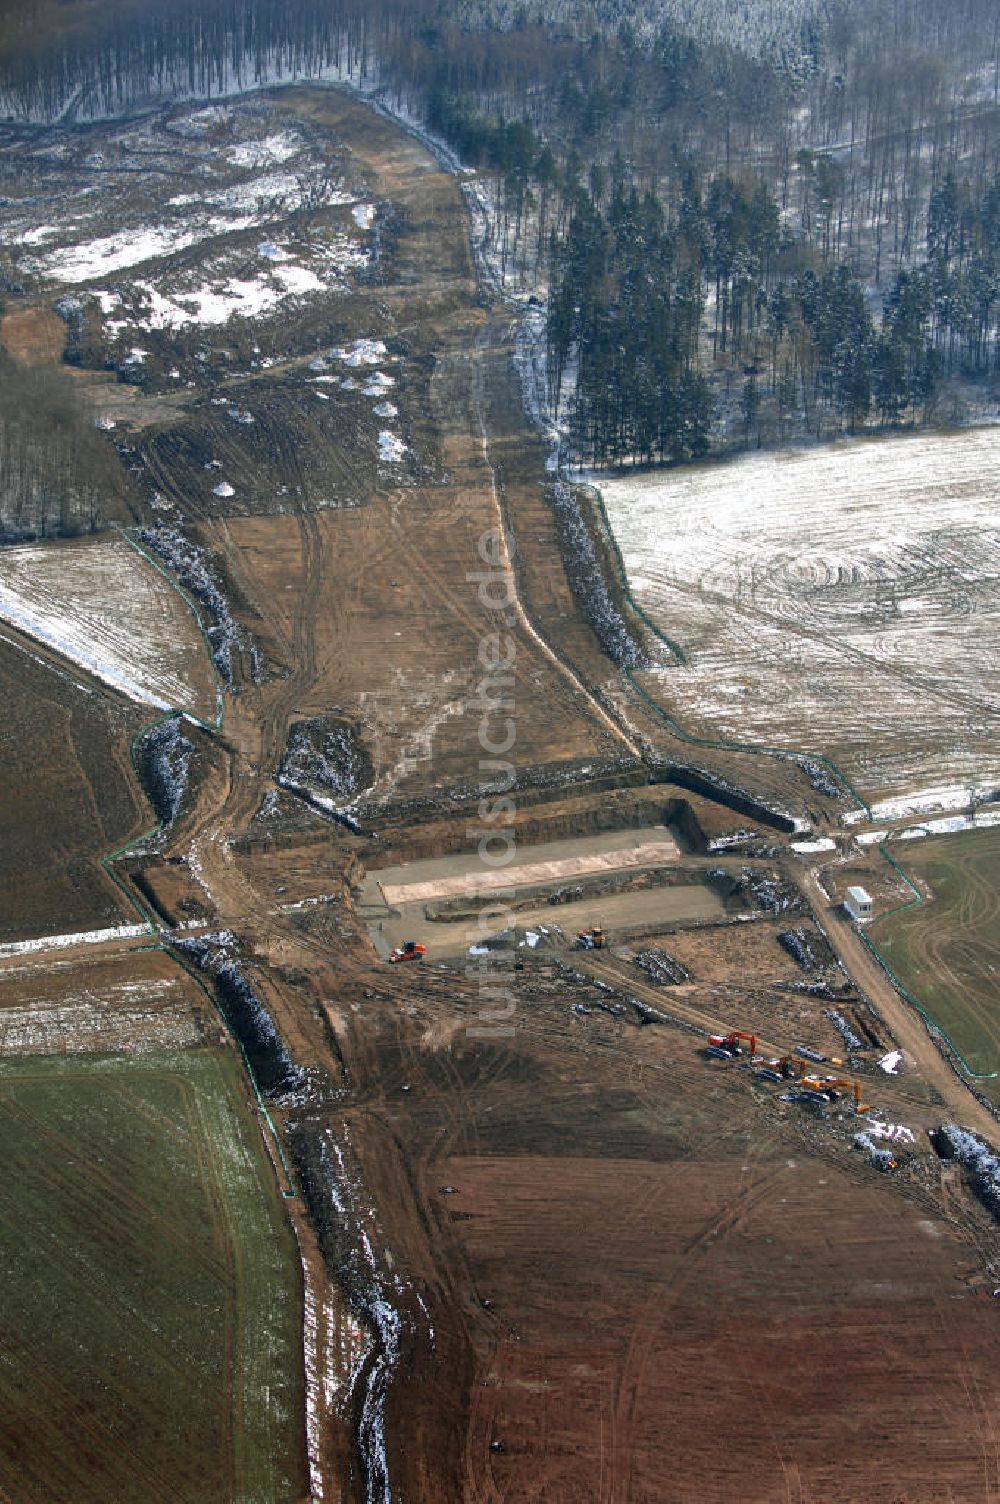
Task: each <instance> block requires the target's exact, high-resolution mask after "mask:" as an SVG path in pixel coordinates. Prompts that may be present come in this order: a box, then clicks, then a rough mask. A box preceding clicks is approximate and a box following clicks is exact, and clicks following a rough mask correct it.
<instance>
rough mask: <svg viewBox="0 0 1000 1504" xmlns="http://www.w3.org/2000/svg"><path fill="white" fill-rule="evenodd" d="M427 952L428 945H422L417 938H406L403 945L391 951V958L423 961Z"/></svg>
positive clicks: (393, 959) (394, 960) (391, 959)
mask: <svg viewBox="0 0 1000 1504" xmlns="http://www.w3.org/2000/svg"><path fill="white" fill-rule="evenodd" d="M426 954H427V947H426V945H420V944H418V942H417V941H416V940H404V941H403V944H402V945H399V946H397V947H396V949H395V950H394V951H390V953H389V960H390V961H391V962H393V963H395V962H396V961H422V960H423V959H424V957H425V956H426Z"/></svg>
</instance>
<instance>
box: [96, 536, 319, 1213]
mask: <svg viewBox="0 0 1000 1504" xmlns="http://www.w3.org/2000/svg"><path fill="white" fill-rule="evenodd" d="M118 532H119V534H120V536H121V537H122V538H124V540H125V542H126V543H128V544H129V546H130V547H131V548H134V549H135V551H136V553H138V554H140V555H141V556H142V558H143V559H145V561H146V563H147V564H150V565H152V567H153V568H154V569H155V570H156V572H157V574H159V575H162V577H163V578H164V579H165V580H166V581H167V584H168V585H170V587H171V589H173V590H175V591H176V592H177V594H178V595H179V596H180V598H181V600H182V601H183V602H184V604H185V606H187V608H188V610H189V611H190V612H191V614H192V615H193V617H194V619H195V621H196V622H197V624H198V631H199V632H200V633H201V639H202V642H203V643H204V644H205V652H206V653H207V655H208V661H209V663H210V664H211V665H212V673H213V676H214V678H215V697H216V701H215V702H216V713H215V720H214V721H205V720H203V719H202V717H201V716H198V715H195V714H194V713H193V712H192V711H185V710H172V711H169V712H168V713H167V714H166V715H162V716H160V717H159V718H158V719H157V720H155V721H149V722H148V723H147V724H146V725H145V726H142V727H140V729H139V730H138V731H137V732H136V734H135V735H134V736H133V738H132V740H131V742H130V744H129V756H130V758H131V760H132V766H133V767H134V768H135V770H136V773H137V775H138V772H139V769H138V763H137V762H136V748H137V746H138V744H139V742H140V741H141V740H142V738H143V737H146V736H148V735H149V733H150V732H151V731H155V729H156V727H157V726H162V725H163V724H164V723H165V722H166V721H172V720H174V719H175V717H178V716H180V717H181V718H186V719H188V720H191V721H194V723H195V724H196V725H198V726H200V727H201V728H202V730H203V731H209V732H211V731H218V730H220V729H221V727H222V713H223V701H222V682H221V680H220V678H219V674H218V670H217V669H216V667H215V660H214V659H213V657H212V646H211V643H210V642H209V640H208V634H207V632H206V631H205V624H204V622H203V621H202V619H201V612H200V611H199V610H198V607H197V604H196V603H195V602H194V601H193V600H192V599H191V597H190V596H189V595H188V594H187V592H186V591H185V590H183V589H182V588H181V586H180V584H179V583H178V581H177V580H175V579H174V578H173V576H172V575H171V574H170V573H169V572H168V571H167V570H166V569H165V568H164V567H163V565H162V564H161V563H160V562H159V560H158V559H156V558H154V557H153V555H152V554H151V553H149V551H148V550H147V549H145V548H143V546H142V544H141V543H139V542H137V541H136V539H135V538H133V537H132V536H131V535H130V534H129V532H128V530H127V529H126V528H123V527H119V528H118ZM163 828H164V826H163V821H162V820H157V822H156V825H155V826H154V827H153V829H152V830H148V831H145V832H144V833H143V834H142V835H138V836H136V837H135V839H134V840H132V841H129V842H127V843H126V844H125V845H124V846H119V847H118V849H117V850H116V851H112V852H109V853H108V855H107V856H103V857H102V858H101V865H102V866H103V867H104V870H105V871H106V872H107V874H108V876H109V877H110V879H111V881H112V882H113V883H114V884H115V886H116V887H117V888H118V889H119V890H120V891H121V892H122V893H123V894H124V895H125V897H126V898H127V899H128V901H129V903H130V904H131V905H132V907H133V908H134V909H135V910H136V912H137V913H138V914H139V916H140V918H141V919H142V920H143V922H144V924H145V925H146V928H147V930H148V931H149V933H150V934H153V935H155V934H156V933H157V932H158V926H157V925H156V923H155V915H153V914H152V911H151V910H147V909H146V907H145V905H143V904H142V903H141V902H140V900H139V898H138V896H137V895H136V894H134V893H132V892H131V891H130V890H129V889H128V888H126V886H125V884H124V883H123V882H122V881H121V880H120V879H119V878H118V877H117V876H116V875H115V873H114V872H112V870H111V867H110V863H111V862H114V861H116V860H117V859H118V857H120V856H124V855H125V854H126V853H127V852H129V851H132V850H133V849H134V848H135V847H136V846H139V845H140V844H142V843H143V842H144V841H148V840H151V839H152V837H153V836H155V835H158V834H159V832H160V831H161V830H163ZM136 948H137V949H142V950H159V951H162V952H163V953H164V955H168V956H170V957H171V958H172V959H173V960H174V961H176V963H177V965H178V966H180V967H181V969H182V970H183V971H185V972H187V974H188V976H189V977H191V979H192V980H193V981H195V982H197V984H198V986H199V987H200V988H201V990H202V992H204V994H205V996H206V997H207V998H208V1000H209V1002H210V1003H211V1004H212V1007H213V1009H214V1011H215V1012H216V1013H217V1014H218V1016H219V1018H220V1019H221V1020H222V1023H223V1026H224V1027H225V1030H226V1032H227V1034H228V1035H229V1037H230V1039H231V1040H232V1041H233V1043H234V1044H235V1045H236V1047H237V1049H238V1050H239V1052H240V1058H241V1060H242V1061H243V1068H244V1070H245V1071H246V1074H247V1079H248V1081H249V1082H250V1088H251V1090H252V1092H253V1095H254V1100H255V1102H256V1103H257V1110H258V1111H259V1112H260V1114H261V1117H262V1118H263V1119H264V1122H265V1123H266V1124H267V1128H268V1132H269V1133H270V1135H271V1142H272V1143H273V1145H274V1152H275V1154H276V1155H277V1157H278V1163H279V1164H280V1165H281V1171H282V1174H283V1175H284V1177H285V1185H281V1184H280V1181H279V1186H278V1189H279V1190H280V1192H281V1194H282V1196H283V1197H284V1198H285V1200H286V1201H291V1200H293V1199H294V1198H295V1197H296V1196H297V1195H298V1191H297V1190H296V1189H295V1179H294V1177H293V1175H292V1172H291V1170H290V1168H289V1165H288V1161H287V1159H286V1158H285V1150H284V1147H283V1145H282V1142H281V1139H280V1137H279V1135H278V1130H277V1127H276V1126H275V1123H274V1119H273V1118H272V1117H271V1113H270V1111H269V1109H268V1106H267V1103H266V1102H265V1101H264V1098H263V1096H262V1095H261V1091H260V1087H259V1085H258V1084H257V1077H256V1076H255V1074H254V1070H253V1067H252V1066H251V1064H250V1060H249V1057H248V1056H247V1052H246V1050H245V1048H244V1046H243V1041H242V1040H241V1039H240V1038H239V1036H238V1035H237V1034H236V1033H235V1031H234V1030H233V1027H232V1025H231V1024H230V1022H229V1020H228V1019H227V1017H226V1015H225V1013H224V1012H223V1011H222V1007H221V1005H220V1004H219V1001H218V999H217V998H216V996H215V995H214V993H213V992H212V989H211V988H210V987H209V986H208V985H207V983H206V982H205V979H204V978H203V977H202V976H200V975H199V974H198V972H197V971H195V970H194V969H193V968H192V967H191V966H189V965H188V964H187V962H186V961H184V960H183V959H182V958H181V957H180V956H179V955H177V954H176V953H175V952H173V951H171V950H169V949H168V948H167V947H166V946H165V945H163V944H162V943H161V942H159V941H158V942H157V943H156V944H155V945H144V946H142V947H136Z"/></svg>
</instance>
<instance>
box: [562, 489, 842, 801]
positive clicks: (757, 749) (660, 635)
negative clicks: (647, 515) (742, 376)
mask: <svg viewBox="0 0 1000 1504" xmlns="http://www.w3.org/2000/svg"><path fill="white" fill-rule="evenodd" d="M562 479H563V481H564V483H565V484H566V485H571V486H576V487H577V488H578V489H579V490H581V491H585V492H588V493H589V494H590V495H591V497H592V498H593V500H594V505H595V510H596V512H597V515H598V517H599V519H600V526H601V531H602V533H603V535H604V541H605V543H606V544H607V545H608V547H609V548H610V550H611V553H612V555H613V557H614V559H615V573H616V575H617V576H618V585H619V587H620V589H621V591H622V594H623V595H624V597H625V599H626V600H627V601H628V604H629V608H630V609H631V610H632V611H634V612H635V614H636V616H637V617H638V618H639V620H640V621H641V622H642V623H643V625H644V626H645V627H647V628H648V629H649V630H650V631H651V632H652V633H653V635H654V636H655V637H656V638H657V639H658V641H660V642H662V643H664V644H665V645H666V646H667V647H668V648H669V649H670V651H671V652H672V653H673V655H674V658H675V660H676V664H677V666H678V667H683V665H684V664H685V663H686V662H687V658H686V657H685V654H684V650H683V648H681V647H680V646H679V644H677V643H676V642H674V641H673V639H672V638H670V637H668V636H667V635H666V633H665V632H662V631H661V630H660V629H659V627H657V626H656V625H655V624H654V623H653V622H651V621H650V619H649V617H648V616H647V614H646V612H645V611H644V610H643V608H642V607H641V606H640V605H639V603H638V601H637V600H636V599H635V596H634V595H633V594H632V587H631V585H630V584H629V579H628V573H627V571H626V569H625V561H624V559H623V557H622V552H621V549H620V547H619V545H618V540H617V539H616V537H615V535H614V530H613V528H612V526H611V520H610V518H609V517H608V513H607V508H606V507H605V505H604V497H603V496H602V494H601V490H600V487H599V486H596V485H594V483H593V482H592V481H585V480H577V479H574V478H573V477H572V474H564V475H563V476H562ZM622 672H623V673H624V675H625V678H626V680H627V681H628V683H629V685H630V686H631V688H632V689H634V690H635V692H636V694H638V695H639V697H640V698H641V699H642V700H643V701H644V702H645V704H646V705H647V706H648V707H649V709H650V710H652V711H653V713H654V715H656V716H657V717H658V719H659V720H661V721H662V722H663V723H664V724H665V725H666V726H667V727H668V728H669V729H670V731H671V732H672V733H673V735H674V736H676V737H677V738H678V740H679V741H682V742H685V743H687V745H688V746H692V747H707V748H711V749H715V750H717V751H720V752H747V753H750V754H752V755H753V756H756V757H779V758H782V759H783V760H784V761H785V762H792V763H795V764H796V766H798V767H799V768H800V769H802V771H803V772H805V769H804V768H802V763H803V761H804V760H808V761H810V762H816V763H819V764H821V765H822V766H823V767H825V768H827V769H828V771H829V772H830V773H831V774H832V775H833V777H834V778H835V779H836V781H837V783H838V784H839V785H840V787H841V788H842V789H843V790H844V792H845V793H846V794H848V795H849V796H850V798H851V799H853V800H854V802H855V804H856V805H857V806H858V808H859V809H860V810H862V811H863V812H864V814H865V815H867V816H868V818H869V819H870V818H871V806H870V805H869V804H868V803H867V801H866V800H865V799H863V798H862V797H861V795H860V794H859V793H858V791H857V789H856V788H855V787H854V784H853V783H852V782H851V780H850V779H849V778H848V776H847V774H846V773H845V772H844V771H843V770H842V769H841V768H840V767H838V766H837V764H836V763H835V762H834V761H833V759H832V758H831V757H828V756H827V754H826V753H825V752H810V751H807V750H805V749H801V750H799V751H796V750H795V749H794V748H792V747H768V746H765V745H763V744H762V743H757V742H738V741H730V740H720V739H718V738H716V737H709V736H696V735H695V734H694V733H693V732H691V731H685V729H684V727H683V726H682V725H681V724H680V722H679V721H677V720H675V719H674V717H673V716H672V715H671V714H670V712H669V711H667V710H664V708H663V706H662V705H659V704H658V703H657V702H656V700H654V699H653V697H652V695H651V694H650V693H649V691H648V690H647V689H644V688H643V686H642V685H641V684H639V683H638V681H637V680H636V678H635V673H634V671H633V670H632V669H629V668H625V669H623V670H622Z"/></svg>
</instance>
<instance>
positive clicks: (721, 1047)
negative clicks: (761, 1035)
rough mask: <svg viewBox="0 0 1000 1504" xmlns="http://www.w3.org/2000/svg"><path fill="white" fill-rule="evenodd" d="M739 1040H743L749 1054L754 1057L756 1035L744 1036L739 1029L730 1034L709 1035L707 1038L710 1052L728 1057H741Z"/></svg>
mask: <svg viewBox="0 0 1000 1504" xmlns="http://www.w3.org/2000/svg"><path fill="white" fill-rule="evenodd" d="M741 1039H745V1040H746V1041H747V1042H748V1044H749V1045H750V1054H751V1055H756V1053H757V1036H756V1034H744V1033H743V1032H742V1030H741V1029H734V1030H733V1031H732V1033H731V1034H710V1035H709V1036H708V1047H709V1049H711V1050H718V1051H719V1052H720V1053H721V1054H724V1055H729V1056H730V1057H732V1056H733V1055H742V1054H743V1051H742V1049H741V1048H740V1040H741Z"/></svg>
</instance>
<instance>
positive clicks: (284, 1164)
mask: <svg viewBox="0 0 1000 1504" xmlns="http://www.w3.org/2000/svg"><path fill="white" fill-rule="evenodd" d="M150 949H151V950H161V951H162V952H163V954H164V955H165V956H169V957H170V959H171V960H172V961H175V962H176V963H177V965H178V966H179V967H180V968H181V970H182V971H184V972H186V973H187V975H188V976H189V977H190V978H191V980H192V981H193V982H197V984H198V986H199V987H200V988H201V990H202V992H203V993H204V994H205V996H206V997H207V998H208V1000H209V1002H210V1003H211V1005H212V1010H213V1012H214V1013H216V1014H217V1015H218V1017H219V1019H220V1020H221V1021H222V1024H223V1027H224V1028H225V1030H226V1033H227V1034H228V1035H229V1037H230V1039H231V1040H232V1041H233V1043H234V1044H235V1046H236V1048H237V1049H238V1051H239V1053H240V1058H241V1059H242V1061H243V1068H244V1070H245V1071H246V1073H247V1079H248V1080H249V1082H250V1087H251V1090H252V1091H253V1095H254V1100H255V1101H256V1103H257V1110H258V1112H259V1113H260V1115H261V1117H262V1118H263V1119H264V1122H265V1123H266V1124H267V1127H268V1130H269V1132H270V1135H271V1141H272V1143H273V1144H274V1150H275V1153H276V1154H277V1156H278V1162H279V1163H280V1165H281V1171H282V1174H283V1175H284V1177H285V1185H282V1184H281V1181H280V1179H279V1178H278V1177H277V1176H276V1177H275V1178H276V1179H278V1189H279V1191H280V1192H281V1194H282V1196H283V1197H284V1199H285V1200H286V1201H294V1200H296V1198H297V1197H298V1194H299V1193H298V1191H297V1190H296V1188H295V1179H294V1176H293V1175H292V1172H291V1169H290V1168H289V1165H288V1160H287V1159H286V1158H285V1150H284V1146H283V1145H282V1142H281V1139H280V1137H279V1135H278V1130H277V1128H276V1126H275V1122H274V1119H273V1118H272V1116H271V1113H270V1110H269V1108H268V1106H267V1103H266V1102H265V1101H264V1098H263V1097H262V1096H261V1091H260V1087H259V1086H258V1084H257V1077H256V1076H255V1075H254V1070H253V1066H252V1065H251V1064H250V1060H249V1057H248V1056H247V1052H246V1050H245V1049H244V1046H243V1041H242V1040H241V1039H240V1037H239V1035H238V1034H237V1033H236V1032H235V1030H234V1029H233V1026H232V1024H231V1023H230V1022H229V1020H228V1018H227V1017H226V1015H225V1013H224V1012H223V1011H222V1007H221V1005H220V1003H219V1000H218V998H217V997H216V996H215V994H214V993H213V991H212V989H211V987H209V985H208V983H207V982H206V981H205V978H204V977H203V976H201V975H200V974H199V973H198V972H197V971H195V970H194V968H193V967H191V966H189V965H188V963H187V961H185V960H184V958H183V956H179V955H178V954H177V952H176V951H174V950H171V948H170V947H169V946H168V945H164V944H163V943H162V941H161V942H160V944H159V945H153V946H150ZM268 1158H269V1159H270V1158H271V1156H270V1155H268ZM271 1162H272V1164H273V1163H274V1161H273V1159H272V1160H271Z"/></svg>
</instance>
